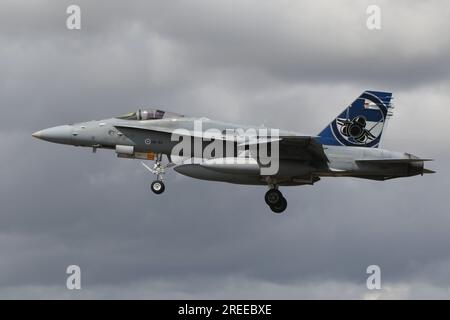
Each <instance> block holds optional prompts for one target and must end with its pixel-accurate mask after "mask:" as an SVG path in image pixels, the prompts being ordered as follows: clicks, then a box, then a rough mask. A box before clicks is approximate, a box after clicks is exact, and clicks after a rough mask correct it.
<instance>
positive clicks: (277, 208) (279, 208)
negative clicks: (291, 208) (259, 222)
mask: <svg viewBox="0 0 450 320" xmlns="http://www.w3.org/2000/svg"><path fill="white" fill-rule="evenodd" d="M286 208H287V201H286V199H285V198H284V197H283V198H281V199H280V201H279V202H278V203H276V204H274V205H273V206H270V209H272V211H273V212H274V213H278V214H280V213H282V212H283V211H284V210H286Z"/></svg>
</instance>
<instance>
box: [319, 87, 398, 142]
mask: <svg viewBox="0 0 450 320" xmlns="http://www.w3.org/2000/svg"><path fill="white" fill-rule="evenodd" d="M391 99H392V93H390V92H379V91H365V92H363V93H362V94H361V95H360V96H359V97H358V98H357V99H356V100H355V101H353V103H352V104H351V105H349V106H348V107H347V108H346V109H345V110H344V111H342V113H341V114H340V115H339V116H338V117H337V118H336V119H334V120H333V121H332V122H331V123H330V124H329V125H328V126H327V127H326V128H325V129H323V130H322V132H321V133H320V134H319V139H318V141H319V142H320V143H321V144H323V145H336V146H355V147H368V148H377V147H378V145H379V144H380V140H381V135H382V134H383V129H384V128H385V125H386V123H387V120H388V118H389V117H390V116H391V115H392V111H391V110H392V109H393V106H392V105H391Z"/></svg>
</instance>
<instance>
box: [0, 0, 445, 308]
mask: <svg viewBox="0 0 450 320" xmlns="http://www.w3.org/2000/svg"><path fill="white" fill-rule="evenodd" d="M70 4H78V5H79V6H80V7H81V12H82V21H81V23H82V24H81V26H82V28H81V30H79V31H69V30H68V29H67V28H66V24H65V22H66V18H67V16H68V15H67V14H66V8H67V7H68V6H69V5H70ZM371 4H376V5H379V6H380V8H381V10H382V11H381V14H382V16H381V30H368V29H367V27H366V20H367V18H368V15H367V14H366V9H367V6H368V5H371ZM449 15H450V4H449V3H447V2H444V1H437V0H436V1H431V0H430V1H410V0H408V1H406V0H403V1H401V0H398V1H391V2H389V3H388V1H378V0H371V1H356V0H354V1H350V0H343V1H331V0H329V1H325V0H321V1H294V0H290V1H289V0H281V1H279V0H277V1H260V0H259V1H257V0H239V1H230V0H218V1H205V0H203V1H200V0H197V1H191V0H188V1H155V0H151V1H110V0H108V1H106V0H105V1H98V0H96V1H92V0H89V1H88V0H86V1H76V2H74V1H66V0H64V1H61V0H58V1H56V0H54V1H44V0H39V1H38V0H36V1H25V0H0V48H1V50H0V110H1V117H0V123H1V126H0V133H1V134H0V147H1V150H2V151H1V153H0V203H1V206H0V298H74V299H75V298H169V299H170V298H193V299H197V298H273V299H278V298H287V299H298V298H312V299H316V298H338V299H339V298H355V299H360V298H450V248H449V243H450V232H449V229H450V212H449V211H450V210H449V209H448V190H449V187H450V182H449V181H450V169H449V165H448V163H449V160H450V150H449V142H448V133H447V130H448V126H447V117H450V111H449V107H450V90H449V88H450V64H449V58H450V38H449V37H448V30H450V21H449V20H448V16H449ZM366 89H372V90H386V91H392V92H394V95H395V105H396V109H395V115H394V117H393V118H392V119H391V122H390V124H389V128H388V130H387V133H386V137H385V140H384V143H383V144H384V145H383V147H384V148H387V149H392V150H398V151H407V152H411V153H413V154H416V155H418V156H421V157H426V158H434V159H436V160H435V161H434V162H433V163H431V164H429V165H428V167H429V168H431V169H433V170H436V171H438V173H437V174H435V175H427V176H424V177H420V176H418V177H413V178H406V179H400V180H393V181H387V182H373V181H364V180H356V179H347V178H336V179H333V178H325V179H322V180H321V181H320V182H319V183H317V184H316V185H314V186H312V187H311V186H305V187H292V188H285V189H283V192H284V193H285V195H286V197H287V199H288V201H289V206H288V210H287V211H286V212H285V213H284V214H283V215H274V214H272V213H271V212H270V210H269V209H268V208H267V206H266V205H265V203H264V200H263V196H264V192H265V191H266V189H265V188H264V187H247V186H237V185H231V184H221V183H214V182H205V181H199V180H193V179H190V178H187V177H184V176H180V175H177V174H176V173H174V172H171V173H169V174H168V175H167V177H166V178H167V183H166V191H165V193H164V194H163V195H161V196H155V195H153V194H152V193H151V191H150V188H149V185H150V182H151V181H152V180H153V177H152V176H151V175H149V174H148V173H147V172H146V170H145V169H144V168H143V167H142V166H141V165H140V164H139V162H138V161H133V160H124V159H116V158H115V155H114V153H112V152H109V151H98V152H97V154H92V153H91V151H90V150H88V149H80V148H74V147H69V146H60V145H55V144H50V143H45V142H43V141H39V140H36V139H33V138H32V137H31V133H33V132H34V131H37V130H39V129H43V128H47V127H50V126H55V125H59V124H65V123H72V122H77V121H84V120H91V119H101V118H107V117H109V116H113V115H119V114H123V113H126V112H128V111H133V110H135V109H137V108H138V107H144V106H159V107H161V108H162V109H166V110H171V111H175V112H179V113H182V114H188V115H194V116H206V117H209V118H213V119H219V120H225V121H232V122H238V123H243V124H245V123H249V124H256V125H259V124H263V123H264V124H266V125H268V126H273V127H278V128H283V129H287V130H293V131H300V132H306V133H311V134H317V133H318V132H319V131H321V129H322V128H323V127H324V126H325V125H326V124H327V123H328V122H329V121H330V120H331V119H333V118H334V117H335V116H336V115H337V114H338V113H339V112H340V111H341V110H342V109H343V108H344V107H345V106H346V105H347V104H348V103H350V102H351V101H352V100H353V99H354V98H355V97H356V96H358V95H359V94H360V93H361V92H362V91H364V90H366ZM71 264H76V265H79V266H80V267H81V272H82V290H79V291H69V290H67V289H66V277H67V275H66V273H65V271H66V267H67V266H68V265H71ZM371 264H376V265H379V266H380V267H381V271H382V290H379V291H369V290H368V289H367V288H366V278H367V276H368V275H367V274H366V268H367V266H369V265H371Z"/></svg>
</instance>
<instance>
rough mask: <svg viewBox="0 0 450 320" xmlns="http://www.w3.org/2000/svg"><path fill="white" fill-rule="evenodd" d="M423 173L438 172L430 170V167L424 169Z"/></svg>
mask: <svg viewBox="0 0 450 320" xmlns="http://www.w3.org/2000/svg"><path fill="white" fill-rule="evenodd" d="M423 173H436V171H433V170H430V169H425V168H424V169H423Z"/></svg>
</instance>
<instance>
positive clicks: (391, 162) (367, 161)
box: [356, 158, 433, 164]
mask: <svg viewBox="0 0 450 320" xmlns="http://www.w3.org/2000/svg"><path fill="white" fill-rule="evenodd" d="M424 161H433V159H419V158H417V159H372V160H364V159H363V160H356V162H357V163H371V164H377V163H379V164H394V163H412V162H424Z"/></svg>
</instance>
